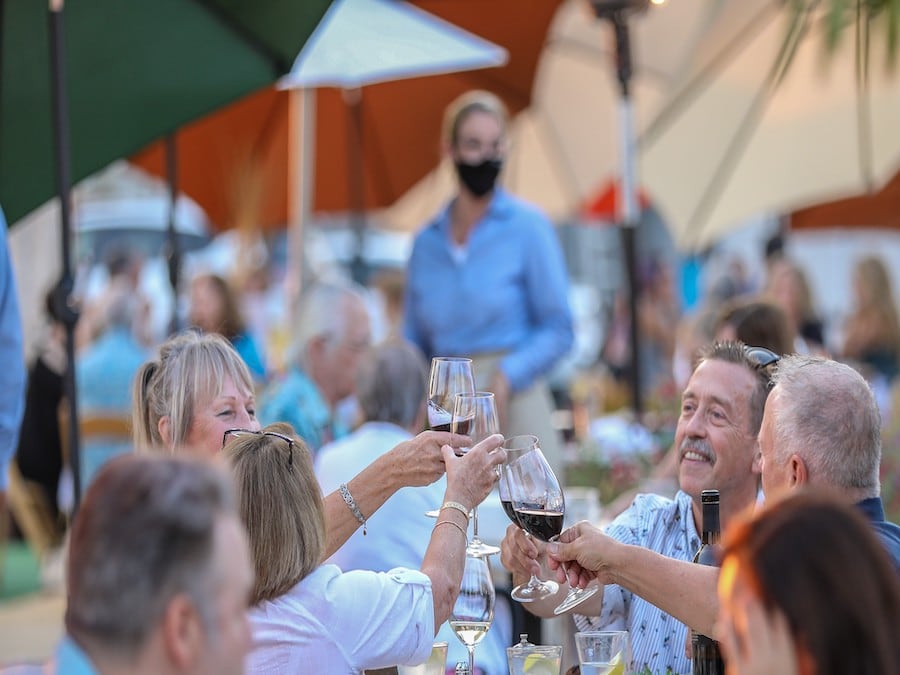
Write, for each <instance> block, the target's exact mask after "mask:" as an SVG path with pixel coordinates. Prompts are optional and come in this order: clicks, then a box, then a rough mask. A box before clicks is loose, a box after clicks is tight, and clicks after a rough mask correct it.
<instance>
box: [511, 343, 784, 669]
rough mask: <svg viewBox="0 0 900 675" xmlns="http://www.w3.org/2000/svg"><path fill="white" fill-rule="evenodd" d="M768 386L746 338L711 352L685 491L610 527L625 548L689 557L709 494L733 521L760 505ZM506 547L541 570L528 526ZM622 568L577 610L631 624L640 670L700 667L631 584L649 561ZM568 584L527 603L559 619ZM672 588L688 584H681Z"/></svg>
mask: <svg viewBox="0 0 900 675" xmlns="http://www.w3.org/2000/svg"><path fill="white" fill-rule="evenodd" d="M768 387H769V378H768V374H767V373H766V372H765V370H764V369H763V368H761V367H760V366H759V363H758V361H757V360H754V359H753V358H752V354H751V352H748V350H747V349H745V348H744V346H743V345H742V344H741V343H738V342H723V343H716V344H715V345H713V346H711V347H709V348H707V349H706V350H705V351H704V352H703V353H702V354H701V356H700V359H699V361H698V363H697V366H696V367H695V369H694V372H693V374H692V375H691V378H690V380H689V381H688V384H687V387H686V388H685V390H684V393H683V394H682V405H681V415H680V417H679V419H678V426H677V429H676V432H675V444H676V447H677V448H678V462H679V469H678V480H679V485H680V487H681V489H680V491H679V492H678V494H677V495H676V496H675V499H674V500H671V499H666V498H664V497H660V496H657V495H639V496H638V497H637V498H636V499H635V501H634V503H633V504H632V505H631V507H630V508H628V509H627V510H626V511H625V512H624V513H622V514H621V515H620V516H619V517H617V518H616V519H615V520H614V521H613V522H612V523H611V524H610V525H609V526H607V528H606V530H605V531H606V534H607V535H608V536H609V537H610V538H611V539H612V540H615V541H617V542H620V543H621V544H625V546H617V547H615V548H616V550H622V549H626V550H627V549H630V548H635V547H636V548H640V549H642V550H647V551H652V552H655V553H656V554H658V557H659V558H660V559H662V560H667V559H669V558H675V559H678V560H683V561H689V560H691V559H692V558H693V556H694V554H695V553H696V551H697V549H698V548H699V547H700V537H699V534H698V532H699V530H700V526H701V522H702V512H701V507H700V493H701V491H703V490H706V489H718V490H719V491H720V493H721V499H722V502H721V521H722V526H723V527H725V526H727V524H728V522H729V521H730V519H731V518H732V517H734V516H735V515H737V514H738V513H739V512H740V511H742V510H744V509H745V508H747V507H748V506H750V505H751V504H753V503H754V502H755V500H756V497H757V492H758V486H759V452H758V446H757V442H756V437H757V433H758V432H759V427H760V423H761V420H762V414H763V406H764V404H765V400H766V395H767V393H768ZM501 546H502V549H503V552H502V556H501V561H502V562H503V564H504V566H505V567H506V568H507V569H510V570H512V571H513V573H514V576H515V577H516V580H517V581H520V580H525V579H527V575H528V574H530V573H531V572H537V571H538V570H539V565H538V563H537V561H536V559H537V556H538V553H539V552H538V548H537V547H536V546H535V544H534V543H533V542H532V540H529V539H526V538H525V537H524V536H523V535H522V534H521V532H520V531H519V530H518V528H516V527H510V528H508V530H507V535H506V538H505V539H504V540H503V543H502V545H501ZM550 546H554V545H553V544H551V545H550ZM612 548H613V547H610V550H612ZM610 565H611V566H612V563H610ZM615 570H616V576H615V577H613V576H612V575H610V576H609V577H604V580H605V581H607V584H606V586H605V587H604V589H603V593H602V594H597V595H595V596H594V597H593V598H591V599H589V600H587V601H585V602H584V603H582V604H581V605H579V606H578V607H577V608H576V609H575V610H574V611H575V612H577V614H576V616H575V619H576V624H577V625H578V626H579V628H581V629H594V630H599V629H602V630H628V631H629V632H630V633H631V640H632V653H633V658H634V670H635V672H638V673H640V672H650V673H662V674H666V673H690V672H691V662H690V659H689V658H688V657H687V656H686V655H685V643H686V639H687V627H686V626H685V624H684V623H682V622H681V621H680V620H679V619H676V618H675V617H673V616H672V615H671V614H669V613H668V612H666V611H664V610H663V609H660V608H658V607H655V606H654V605H652V604H651V603H650V602H648V601H647V600H645V599H644V598H642V597H640V596H638V595H637V594H635V593H634V592H632V591H631V590H629V589H630V588H634V585H633V584H632V579H631V578H630V576H629V575H631V574H635V575H641V574H643V573H644V569H643V568H637V569H631V568H630V567H626V568H625V569H620V568H619V567H615ZM563 586H565V585H564V584H563ZM565 590H566V588H563V589H561V591H560V595H557V596H554V597H551V598H548V599H546V600H543V601H540V602H534V603H529V604H527V605H525V607H527V608H528V609H529V610H530V611H533V612H534V613H535V614H538V615H539V616H552V615H553V614H552V611H553V609H554V608H555V607H556V605H558V604H559V602H560V600H561V599H562V597H563V596H562V595H561V594H562V593H563V592H564V591H565ZM672 594H673V595H681V591H680V590H679V589H678V588H677V587H673V588H672Z"/></svg>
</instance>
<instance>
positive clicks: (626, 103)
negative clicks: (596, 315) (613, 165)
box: [591, 0, 650, 422]
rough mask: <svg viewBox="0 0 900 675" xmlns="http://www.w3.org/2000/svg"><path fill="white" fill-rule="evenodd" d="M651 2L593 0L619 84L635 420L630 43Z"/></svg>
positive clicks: (637, 375) (636, 288)
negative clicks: (609, 31) (636, 18)
mask: <svg viewBox="0 0 900 675" xmlns="http://www.w3.org/2000/svg"><path fill="white" fill-rule="evenodd" d="M649 4H650V0H591V6H592V7H593V9H594V14H596V16H597V18H599V19H603V20H606V21H609V22H610V24H612V28H613V33H614V35H615V44H616V78H617V79H618V82H619V95H620V101H619V161H620V164H621V170H620V179H621V185H622V187H621V192H620V199H619V213H618V214H617V216H618V219H619V225H620V228H619V229H620V232H621V235H622V250H623V252H624V254H625V268H626V275H627V280H628V313H629V316H630V317H631V336H630V337H631V396H632V407H633V408H634V414H635V419H636V420H637V421H638V422H640V421H641V418H642V416H643V411H644V406H643V396H642V392H641V365H640V350H639V346H640V335H639V331H638V322H637V306H638V296H639V294H640V285H639V283H638V275H637V251H636V249H635V231H636V229H637V225H638V222H639V219H640V213H639V211H638V196H637V170H636V168H635V154H636V153H635V133H634V106H633V105H632V102H631V42H630V37H629V32H628V18H629V17H630V16H631V15H632V14H638V13H640V12H643V11H644V10H646V9H647V6H648V5H649Z"/></svg>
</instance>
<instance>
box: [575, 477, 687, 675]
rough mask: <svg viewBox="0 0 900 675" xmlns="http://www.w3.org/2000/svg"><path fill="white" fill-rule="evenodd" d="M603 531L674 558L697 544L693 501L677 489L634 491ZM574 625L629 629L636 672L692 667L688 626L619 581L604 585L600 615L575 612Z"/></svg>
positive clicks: (680, 557) (681, 557)
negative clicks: (669, 494) (671, 493)
mask: <svg viewBox="0 0 900 675" xmlns="http://www.w3.org/2000/svg"><path fill="white" fill-rule="evenodd" d="M606 534H608V535H609V536H610V537H612V538H613V539H615V540H616V541H621V542H622V543H625V544H631V545H634V546H643V547H644V548H647V549H650V550H651V551H656V552H657V553H661V554H662V555H664V556H668V557H669V558H675V559H677V560H692V559H693V557H694V554H695V553H696V552H697V549H699V548H700V535H699V534H697V528H696V526H695V525H694V512H693V502H692V501H691V498H690V496H689V495H687V494H686V493H684V492H682V491H680V490H679V491H678V494H676V495H675V499H674V500H671V499H666V498H665V497H660V496H659V495H653V494H641V495H638V496H637V497H635V500H634V502H633V503H632V505H631V506H630V507H629V508H628V509H627V510H626V511H624V512H623V513H621V514H620V515H619V516H618V517H617V518H616V519H615V520H614V521H613V522H612V523H610V524H609V525H608V526H607V527H606ZM575 625H576V626H578V629H579V630H627V631H629V633H631V651H632V658H633V661H634V670H635V672H641V670H642V669H643V668H645V667H646V668H649V669H650V672H651V673H654V675H656V674H659V675H665V674H666V673H679V674H681V673H690V672H691V660H690V659H689V658H687V657H686V656H685V655H684V644H685V640H686V638H687V627H686V626H685V625H684V624H683V623H681V622H680V621H679V620H678V619H676V618H674V617H673V616H671V615H669V614H666V612H664V611H662V610H661V609H659V608H658V607H656V606H654V605H652V604H650V603H649V602H647V601H646V600H644V599H643V598H642V597H640V596H638V595H635V594H634V593H632V592H631V591H629V590H627V589H626V588H623V587H622V586H616V585H614V584H607V585H606V586H604V588H603V606H602V608H601V610H600V616H599V617H588V616H583V615H579V614H576V615H575Z"/></svg>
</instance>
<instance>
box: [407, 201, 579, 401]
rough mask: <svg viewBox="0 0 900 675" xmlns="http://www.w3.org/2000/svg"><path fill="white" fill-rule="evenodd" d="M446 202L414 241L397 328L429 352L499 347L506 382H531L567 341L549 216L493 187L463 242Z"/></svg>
mask: <svg viewBox="0 0 900 675" xmlns="http://www.w3.org/2000/svg"><path fill="white" fill-rule="evenodd" d="M451 206H452V204H451V205H448V206H447V207H446V208H445V209H444V210H443V211H442V212H441V213H440V214H439V215H438V217H437V218H436V219H435V220H434V221H433V222H432V223H431V224H429V225H427V226H426V227H425V228H424V229H423V230H422V231H421V232H420V233H419V234H418V235H417V236H416V240H415V243H414V244H413V250H412V254H411V255H410V259H409V265H408V269H407V282H406V303H405V316H404V333H405V335H406V337H407V338H408V339H409V340H410V341H411V342H413V343H415V344H416V345H418V346H419V348H420V349H422V351H423V352H424V353H425V355H426V356H428V357H429V358H431V357H432V356H463V355H472V354H490V353H505V354H506V356H505V357H504V358H503V360H502V361H501V364H500V368H501V370H502V371H503V373H504V374H505V375H506V377H507V379H508V380H509V384H510V387H511V389H512V390H513V391H521V390H523V389H526V388H528V387H529V386H530V385H531V384H532V382H534V380H535V379H536V378H538V377H540V376H542V375H544V374H546V373H547V372H548V371H549V370H550V369H551V368H552V367H553V365H554V364H555V363H556V361H557V360H558V359H559V358H560V357H561V356H563V355H565V354H566V353H567V352H568V351H569V349H570V348H571V346H572V342H573V339H574V334H573V330H572V314H571V311H570V309H569V300H568V275H567V271H566V266H565V262H564V260H563V256H562V251H561V250H560V246H559V241H558V239H557V237H556V232H555V231H554V229H553V225H552V224H551V223H550V221H549V220H547V218H546V216H544V215H543V214H542V213H541V212H540V211H539V210H538V209H537V208H536V207H534V206H532V205H530V204H528V203H526V202H524V201H522V200H520V199H518V198H516V197H514V196H512V195H510V194H508V193H507V192H505V191H503V190H501V189H497V190H496V192H495V194H494V196H493V198H492V199H491V203H490V205H489V207H488V210H487V213H486V214H485V216H484V218H482V220H481V221H480V222H479V223H478V224H477V225H476V226H475V228H474V229H473V230H472V233H471V235H470V236H469V240H468V242H467V243H466V245H465V248H464V249H460V248H458V247H457V246H456V245H455V244H454V243H453V242H452V239H451V234H450V209H451Z"/></svg>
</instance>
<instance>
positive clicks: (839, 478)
mask: <svg viewBox="0 0 900 675" xmlns="http://www.w3.org/2000/svg"><path fill="white" fill-rule="evenodd" d="M773 381H774V383H775V386H776V387H777V388H778V394H777V395H778V403H779V406H778V407H777V408H776V409H775V411H776V412H775V414H774V416H773V418H772V419H773V422H774V441H775V455H776V457H777V459H778V461H786V460H787V458H788V457H790V456H791V455H794V454H795V455H797V456H798V457H800V458H802V459H803V461H804V462H805V463H806V465H807V469H808V471H809V474H810V478H811V480H813V481H815V482H816V483H817V484H827V485H831V486H834V487H838V488H846V489H853V490H860V491H861V494H863V495H864V496H869V497H875V496H878V494H879V493H880V489H881V488H880V482H879V475H878V474H879V468H880V465H881V413H880V411H879V410H878V403H877V402H876V401H875V395H874V394H873V393H872V389H871V388H870V387H869V385H868V383H867V382H866V381H865V379H864V378H863V377H862V375H860V374H859V373H858V372H857V371H855V370H854V369H853V368H851V367H850V366H848V365H846V364H843V363H838V362H837V361H832V360H830V359H824V358H821V357H814V356H803V355H793V356H786V357H784V358H783V359H781V361H779V362H778V365H777V366H776V368H775V374H774V377H773Z"/></svg>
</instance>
